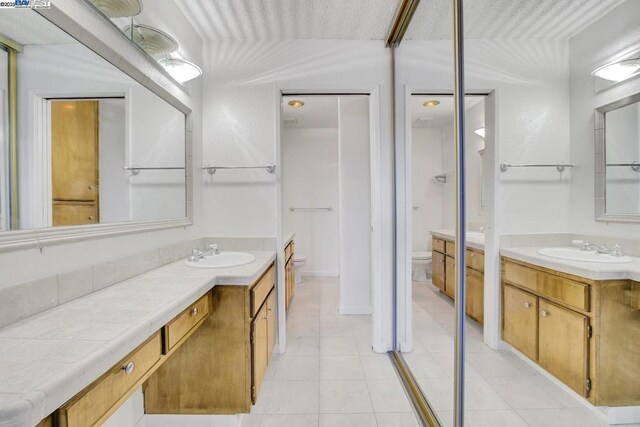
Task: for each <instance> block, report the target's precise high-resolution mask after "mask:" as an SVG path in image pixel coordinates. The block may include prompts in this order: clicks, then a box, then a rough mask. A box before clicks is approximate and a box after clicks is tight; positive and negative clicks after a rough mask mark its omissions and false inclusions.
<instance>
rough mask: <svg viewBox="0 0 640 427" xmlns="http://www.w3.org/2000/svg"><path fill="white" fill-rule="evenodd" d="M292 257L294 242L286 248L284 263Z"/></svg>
mask: <svg viewBox="0 0 640 427" xmlns="http://www.w3.org/2000/svg"><path fill="white" fill-rule="evenodd" d="M291 255H293V242H291V243H289V244H288V245H287V247H286V248H284V262H287V261H289V258H291Z"/></svg>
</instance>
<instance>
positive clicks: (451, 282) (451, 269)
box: [444, 256, 456, 298]
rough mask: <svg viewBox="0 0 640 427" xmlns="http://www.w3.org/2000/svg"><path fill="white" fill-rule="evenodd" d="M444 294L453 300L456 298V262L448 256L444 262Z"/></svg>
mask: <svg viewBox="0 0 640 427" xmlns="http://www.w3.org/2000/svg"><path fill="white" fill-rule="evenodd" d="M444 264H445V266H444V276H445V279H444V292H445V293H446V294H447V295H449V296H450V297H451V298H455V296H456V260H455V258H451V257H450V256H446V257H445V260H444Z"/></svg>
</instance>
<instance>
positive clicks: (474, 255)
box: [466, 249, 484, 273]
mask: <svg viewBox="0 0 640 427" xmlns="http://www.w3.org/2000/svg"><path fill="white" fill-rule="evenodd" d="M466 254H467V267H469V268H473V269H474V270H477V271H479V272H481V273H484V254H483V253H482V252H477V251H472V250H469V249H467V252H466Z"/></svg>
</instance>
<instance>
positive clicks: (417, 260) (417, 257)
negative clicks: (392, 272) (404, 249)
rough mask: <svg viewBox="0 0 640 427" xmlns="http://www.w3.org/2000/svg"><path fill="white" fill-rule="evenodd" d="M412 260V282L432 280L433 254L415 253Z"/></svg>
mask: <svg viewBox="0 0 640 427" xmlns="http://www.w3.org/2000/svg"><path fill="white" fill-rule="evenodd" d="M412 259H413V262H412V274H411V277H412V280H413V281H414V282H426V281H428V280H429V279H430V278H431V252H414V253H413V256H412Z"/></svg>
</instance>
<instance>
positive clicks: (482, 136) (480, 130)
mask: <svg viewBox="0 0 640 427" xmlns="http://www.w3.org/2000/svg"><path fill="white" fill-rule="evenodd" d="M473 133H475V134H476V135H478V136H479V137H480V138H484V128H478V129H476V130H474V131H473Z"/></svg>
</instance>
